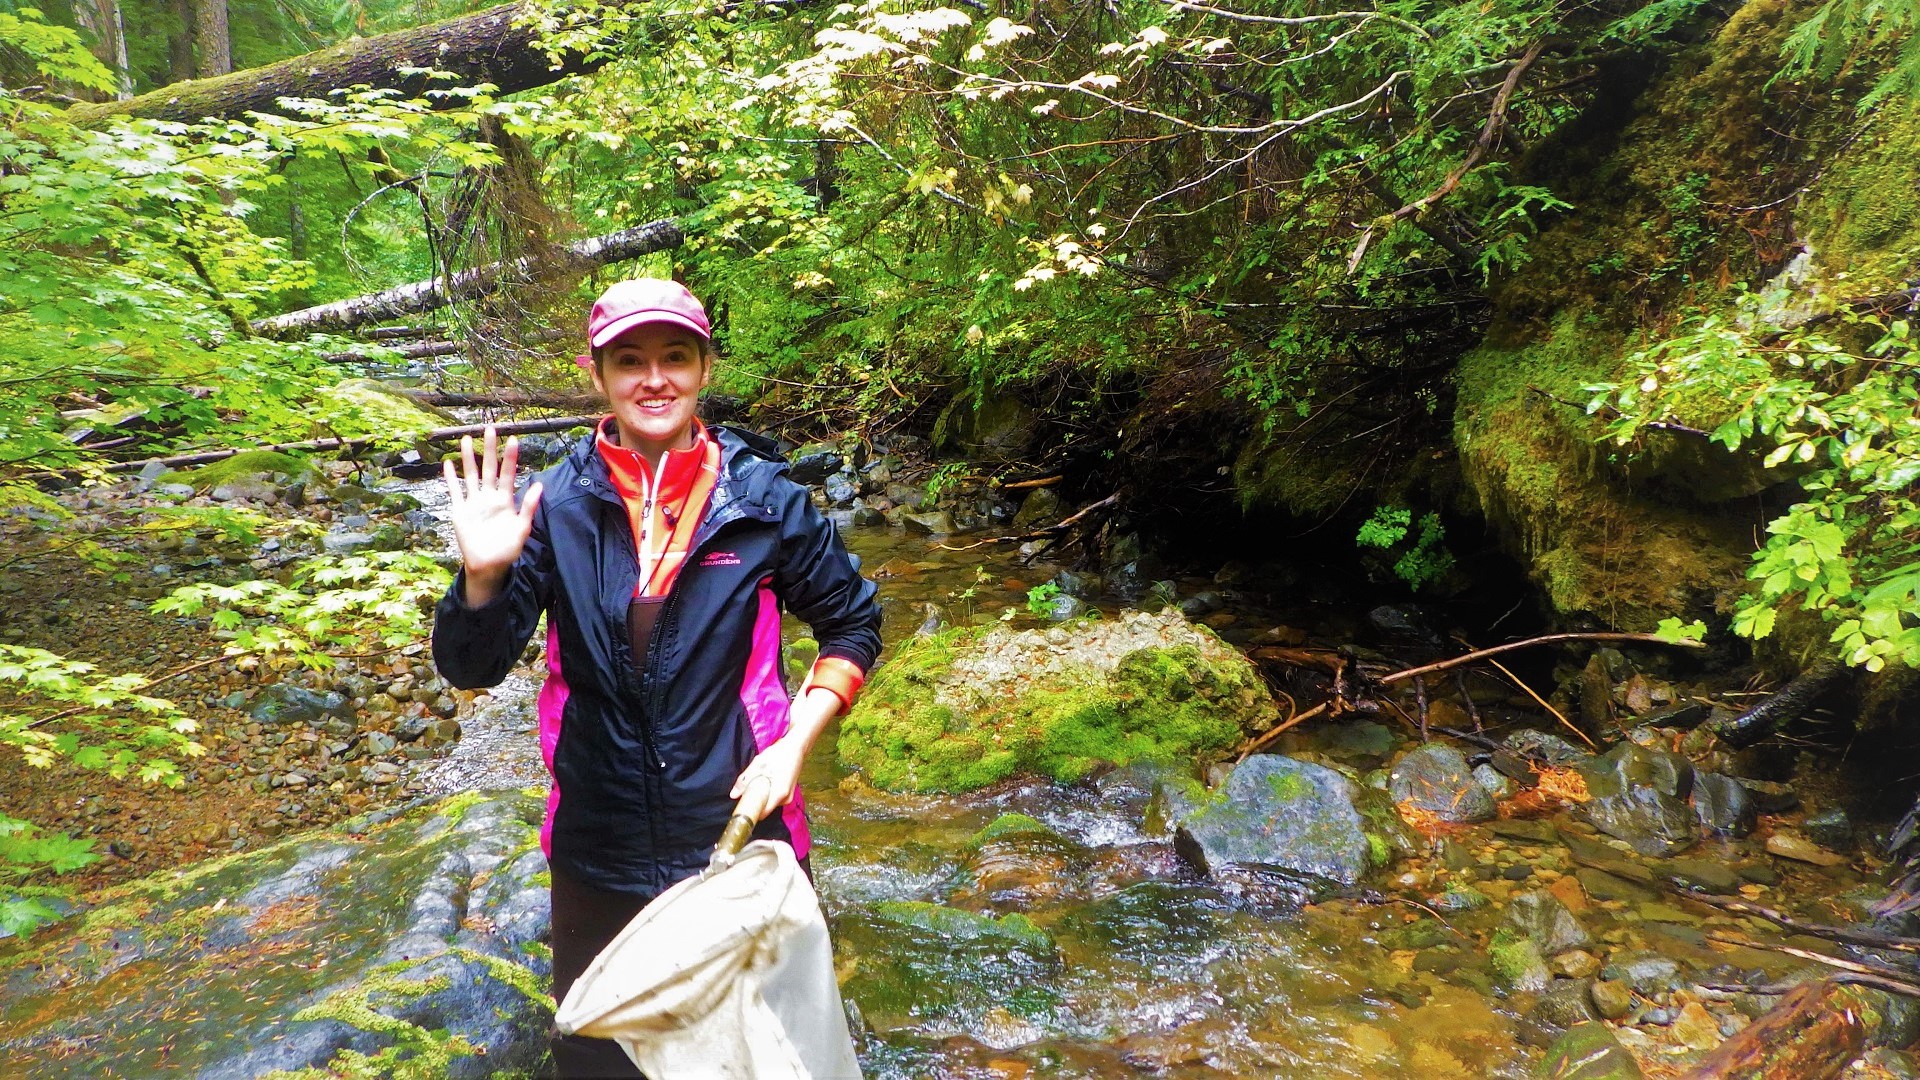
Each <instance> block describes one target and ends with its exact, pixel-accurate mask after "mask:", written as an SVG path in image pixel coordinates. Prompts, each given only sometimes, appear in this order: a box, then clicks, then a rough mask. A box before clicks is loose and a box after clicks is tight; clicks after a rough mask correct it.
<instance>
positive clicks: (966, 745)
mask: <svg viewBox="0 0 1920 1080" xmlns="http://www.w3.org/2000/svg"><path fill="white" fill-rule="evenodd" d="M1274 718H1275V709H1274V706H1273V701H1272V698H1271V697H1270V696H1269V695H1268V693H1267V689H1266V685H1265V683H1263V682H1262V681H1261V679H1260V675H1259V673H1258V672H1257V671H1255V670H1254V668H1253V665H1252V664H1251V663H1249V662H1248V661H1247V659H1246V658H1245V657H1243V656H1241V655H1240V654H1239V653H1238V652H1237V651H1235V650H1234V649H1233V648H1232V647H1230V646H1228V645H1226V644H1225V643H1223V642H1222V641H1220V640H1219V639H1218V638H1216V637H1214V636H1213V634H1212V633H1211V632H1209V631H1208V630H1206V629H1205V628H1203V627H1197V626H1194V625H1192V624H1190V623H1188V622H1187V621H1186V619H1184V618H1183V617H1182V616H1181V615H1180V614H1179V613H1178V612H1177V611H1164V612H1161V613H1160V614H1157V615H1149V614H1146V613H1144V612H1130V613H1128V614H1127V615H1126V616H1124V617H1123V618H1121V619H1118V620H1115V621H1111V622H1105V621H1098V620H1087V621H1082V622H1077V623H1073V624H1069V625H1066V626H1059V627H1052V628H1049V629H1046V630H1029V631H1024V632H1015V631H1012V630H1010V629H1007V628H1005V627H995V628H992V629H990V630H985V631H982V630H966V629H961V630H955V631H949V632H947V633H944V634H940V635H936V636H933V637H928V638H921V639H917V640H915V641H912V642H909V643H907V644H906V645H904V646H903V647H902V648H901V651H900V653H899V654H898V655H897V656H895V657H894V658H893V659H891V660H889V661H888V662H887V663H886V664H884V665H882V666H881V667H880V668H879V670H877V671H876V672H875V673H874V677H873V679H872V681H871V682H869V683H868V684H867V687H866V689H865V691H864V692H863V693H862V695H861V698H860V701H859V703H858V704H857V705H855V707H854V709H853V712H852V713H851V714H850V715H848V716H847V718H846V720H845V721H844V722H843V723H842V725H841V728H840V742H839V751H840V757H841V759H842V760H844V761H846V762H847V763H848V764H851V765H853V766H856V767H858V768H860V769H862V770H863V771H865V772H866V774H867V776H868V778H869V779H870V780H871V781H872V782H873V783H874V784H875V785H877V786H879V787H883V788H891V789H895V790H915V791H966V790H971V789H973V788H978V787H983V786H985V785H987V784H991V783H994V782H996V781H999V780H1002V779H1005V778H1007V777H1009V776H1013V775H1016V774H1019V773H1035V774H1039V775H1042V776H1047V777H1051V778H1052V779H1054V780H1057V781H1060V782H1063V783H1065V782H1071V781H1073V780H1077V779H1079V778H1080V777H1082V776H1085V775H1086V774H1087V773H1088V772H1090V771H1091V770H1093V769H1094V768H1095V767H1096V766H1099V765H1102V764H1114V765H1125V764H1128V763H1130V762H1134V761H1140V760H1152V759H1162V760H1183V761H1185V760H1192V759H1194V758H1205V757H1208V756H1211V755H1214V754H1218V753H1221V752H1223V751H1225V750H1227V749H1229V748H1230V747H1232V746H1234V745H1236V744H1237V743H1238V742H1239V741H1240V740H1241V739H1242V738H1244V737H1245V736H1246V735H1247V734H1249V733H1252V732H1258V731H1262V730H1265V729H1266V728H1267V727H1269V726H1271V725H1272V723H1273V721H1274Z"/></svg>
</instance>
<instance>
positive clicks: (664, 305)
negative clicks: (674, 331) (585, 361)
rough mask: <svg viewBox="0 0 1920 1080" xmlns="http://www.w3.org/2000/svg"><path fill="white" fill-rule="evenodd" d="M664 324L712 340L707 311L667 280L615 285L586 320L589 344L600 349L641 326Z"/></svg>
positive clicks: (687, 292) (684, 289)
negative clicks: (643, 324)
mask: <svg viewBox="0 0 1920 1080" xmlns="http://www.w3.org/2000/svg"><path fill="white" fill-rule="evenodd" d="M650 322H664V323H672V324H673V325H675V326H678V327H681V328H683V329H686V330H691V331H693V332H694V333H696V334H698V335H700V340H702V341H711V340H713V329H712V325H711V324H710V323H708V322H707V309H706V308H704V307H701V306H700V301H699V300H698V299H696V298H695V297H694V295H693V293H691V292H689V291H687V287H686V286H685V285H682V284H680V283H679V282H677V281H669V280H667V279H665V278H629V279H628V280H626V281H616V282H614V283H613V284H612V285H609V286H608V287H607V291H606V292H603V293H601V294H600V299H598V300H595V301H594V302H593V314H592V315H590V316H588V317H587V340H588V341H589V342H590V343H592V345H593V347H594V348H596V349H597V348H599V347H601V346H602V345H605V344H606V343H607V342H609V341H612V340H613V339H614V338H617V337H619V336H620V335H621V334H624V333H626V332H627V331H629V330H631V329H633V328H634V327H636V326H639V325H641V324H642V323H650Z"/></svg>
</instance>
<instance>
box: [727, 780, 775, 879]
mask: <svg viewBox="0 0 1920 1080" xmlns="http://www.w3.org/2000/svg"><path fill="white" fill-rule="evenodd" d="M772 800H773V780H772V779H770V778H768V777H765V776H756V777H754V778H753V779H751V780H749V781H747V790H746V791H744V792H742V793H741V795H740V801H739V802H737V803H734V804H733V816H732V817H730V818H728V819H727V828H726V831H724V832H722V833H721V834H720V842H719V843H717V844H715V845H714V846H713V853H714V855H715V857H720V856H722V855H723V854H724V856H725V858H727V859H728V860H731V859H732V858H733V857H734V856H735V855H738V854H740V849H741V848H743V847H746V846H747V840H748V839H749V838H750V837H752V836H753V828H754V826H756V825H758V824H760V819H761V818H763V817H766V816H767V803H769V802H771V801H772Z"/></svg>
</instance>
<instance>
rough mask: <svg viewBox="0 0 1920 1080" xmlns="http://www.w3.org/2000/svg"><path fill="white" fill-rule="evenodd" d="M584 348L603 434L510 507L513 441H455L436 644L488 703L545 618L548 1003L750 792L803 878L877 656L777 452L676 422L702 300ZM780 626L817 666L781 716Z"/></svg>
mask: <svg viewBox="0 0 1920 1080" xmlns="http://www.w3.org/2000/svg"><path fill="white" fill-rule="evenodd" d="M588 338H589V342H590V344H591V346H592V350H593V352H592V373H593V385H594V389H595V390H597V391H599V392H600V393H602V394H604V395H605V396H606V399H607V405H608V409H609V410H610V413H611V415H609V416H608V417H607V418H606V419H604V420H602V421H601V423H600V424H599V425H598V426H597V428H596V429H595V431H594V432H593V433H592V434H590V435H586V436H583V437H582V438H581V439H580V441H579V442H578V444H576V445H575V447H574V448H573V452H572V453H571V454H570V455H569V456H568V457H567V459H566V460H564V461H562V462H561V463H559V464H558V465H555V466H554V467H552V468H551V469H548V470H547V471H545V472H543V473H541V474H540V475H539V477H538V478H537V479H535V480H534V482H533V483H532V484H530V485H529V486H528V488H527V491H526V494H525V496H524V497H523V498H522V499H521V500H520V503H519V505H518V507H516V506H515V505H514V498H513V487H514V473H515V471H516V469H517V464H518V445H517V443H516V442H515V440H513V439H508V440H507V442H506V445H505V447H504V448H500V447H499V446H498V444H497V440H496V437H495V435H494V432H493V430H492V428H488V429H487V432H486V435H485V438H484V440H483V445H482V447H481V453H480V456H479V458H478V460H476V459H475V456H474V446H473V440H472V439H471V438H467V439H463V440H462V441H461V448H460V450H461V458H462V468H461V470H460V472H458V473H456V472H455V468H454V464H453V462H452V461H448V462H447V465H446V477H447V487H448V490H449V492H450V493H451V498H452V504H451V517H452V522H453V529H454V535H455V538H456V539H457V540H458V542H459V545H460V553H461V560H462V567H461V570H460V572H459V574H458V575H457V576H456V577H455V578H454V582H453V585H452V587H451V588H450V589H449V590H448V592H447V595H446V597H445V598H443V599H442V600H441V601H440V605H439V607H438V609H437V611H436V614H435V622H434V633H433V655H434V661H435V663H436V664H437V665H438V666H439V668H440V672H441V674H442V675H443V676H444V677H445V678H446V679H447V681H448V682H450V683H452V684H453V685H455V686H460V687H481V686H493V685H495V684H496V683H498V682H499V681H500V680H501V679H503V678H505V677H506V675H507V672H508V671H509V670H510V669H511V668H512V667H513V664H514V662H515V661H516V660H517V659H518V658H519V656H520V654H521V651H522V649H524V648H525V646H526V642H527V639H528V637H529V636H530V635H531V634H532V633H533V629H534V625H535V623H536V622H538V620H539V618H540V615H541V613H542V612H545V613H546V615H547V681H546V684H545V685H544V686H543V687H542V689H541V691H540V697H539V705H538V711H539V719H540V748H541V752H542V754H543V755H544V756H545V758H546V762H547V768H548V770H549V771H550V772H551V773H552V775H553V787H552V789H551V790H550V792H549V794H548V798H547V819H546V824H545V826H544V827H543V829H542V831H541V843H542V846H543V848H544V849H545V850H546V853H547V859H548V862H549V864H550V866H551V868H552V875H553V884H552V911H553V990H554V997H555V1000H556V1001H559V1000H564V998H565V997H566V994H567V990H568V988H569V987H571V986H572V984H573V982H574V981H575V980H576V979H577V978H578V977H579V976H580V974H581V973H582V972H583V971H585V969H586V967H587V965H588V964H589V963H590V962H591V961H592V959H593V957H594V956H595V955H596V954H597V953H598V952H599V951H600V949H601V948H602V947H603V946H605V945H606V943H607V942H608V941H610V940H612V938H613V937H614V935H615V934H617V933H618V932H619V931H620V929H621V928H622V927H624V926H625V925H626V923H627V922H628V920H630V919H631V918H632V917H633V916H634V915H635V914H636V913H638V912H639V910H640V909H641V908H642V907H644V906H646V904H647V902H648V901H650V900H651V899H653V898H654V897H655V896H657V895H659V894H660V893H661V892H664V891H665V890H666V889H667V888H668V887H670V886H672V885H673V884H674V883H676V882H678V881H680V880H681V879H683V878H686V877H690V876H692V875H693V874H695V873H697V872H698V871H699V870H700V869H701V868H702V867H703V866H705V864H706V861H707V857H708V854H709V852H710V851H711V849H712V847H713V843H714V841H715V840H716V839H718V838H719V835H720V832H721V830H722V829H723V828H724V827H725V824H726V820H727V817H728V816H729V814H730V813H731V812H732V808H733V803H734V800H735V799H737V798H738V797H739V796H740V794H741V793H742V792H743V791H744V790H745V789H746V787H747V785H748V784H749V783H750V782H752V781H755V780H757V779H759V778H762V777H764V778H765V779H767V780H768V781H770V782H771V790H772V791H773V792H774V793H775V795H774V797H773V798H772V799H771V800H770V801H769V804H768V807H767V810H768V816H766V817H765V818H764V819H763V820H762V821H761V823H760V825H759V827H758V829H757V830H756V832H755V835H756V836H758V837H763V838H770V839H777V840H784V841H786V842H788V843H790V844H792V845H793V847H794V854H795V855H797V856H799V857H800V858H801V860H802V862H801V865H802V866H803V867H805V866H806V865H807V864H806V862H805V858H806V855H807V848H808V837H807V826H806V818H805V816H804V814H803V813H802V810H801V802H800V797H799V792H798V791H797V790H796V785H797V784H798V782H799V777H800V767H801V764H802V763H803V762H804V761H805V759H806V756H807V752H808V750H809V749H810V748H811V747H812V745H813V742H814V740H815V739H816V738H817V737H818V736H819V734H820V732H821V730H822V729H823V728H824V727H825V726H826V724H827V722H828V721H829V720H830V719H831V718H832V717H833V716H834V715H835V714H837V713H840V712H843V711H844V710H845V709H846V707H847V706H848V705H850V704H851V703H852V701H853V696H854V694H855V692H856V691H857V690H858V689H859V686H860V683H861V682H862V681H863V679H864V678H865V673H866V671H867V669H868V668H869V667H871V666H872V664H873V661H874V659H875V657H876V656H877V655H878V654H879V651H880V608H879V605H878V604H877V603H876V602H875V600H874V592H875V588H874V585H873V583H872V582H869V581H867V580H866V579H864V578H862V577H861V576H860V574H859V569H858V565H857V564H856V563H855V561H854V560H853V558H852V557H851V556H850V555H848V554H847V551H846V548H845V547H844V546H842V544H841V542H840V537H839V535H838V534H837V533H836V532H835V531H834V529H833V527H832V525H831V524H829V523H828V522H827V521H826V520H825V518H823V517H822V516H821V514H820V512H819V511H818V510H817V509H815V508H814V505H813V503H812V501H811V500H810V499H809V498H808V496H807V491H806V489H805V488H804V487H802V486H801V485H799V484H797V483H795V482H794V481H792V480H791V479H789V478H788V477H787V475H786V474H787V466H786V463H785V461H784V460H782V459H781V458H780V456H779V455H778V454H777V453H776V452H775V450H774V448H773V446H772V444H770V443H768V442H767V441H766V440H764V439H761V438H759V437H757V436H754V435H749V434H746V433H744V432H738V431H734V430H731V429H728V428H724V427H712V428H709V427H707V426H706V425H704V424H702V423H701V422H700V420H699V419H698V417H697V416H696V415H695V404H696V402H697V400H698V397H699V393H700V390H701V388H703V387H705V386H706V385H707V383H708V381H709V380H710V379H711V377H712V374H713V351H712V335H711V330H710V327H709V324H708V321H707V314H706V311H705V309H704V308H703V307H702V306H701V304H700V302H699V300H697V299H695V298H694V296H693V294H692V293H690V292H688V291H687V289H686V288H685V287H684V286H682V285H680V284H678V283H677V282H672V281H661V280H652V279H646V280H632V281H622V282H619V283H617V284H615V285H614V286H612V287H611V288H609V289H608V290H607V291H606V292H605V293H604V294H602V295H601V297H600V299H599V300H598V301H597V302H596V303H595V304H594V305H593V311H592V314H591V316H590V318H589V321H588ZM583 359H584V358H583ZM782 607H787V608H791V609H792V610H793V611H794V613H795V614H797V615H798V616H799V617H800V618H801V619H802V620H804V621H805V622H807V623H808V624H809V625H810V626H811V627H812V628H813V631H814V636H815V637H816V638H817V639H818V640H819V642H820V659H819V660H818V661H816V662H815V664H814V666H813V669H812V671H811V672H810V673H809V674H808V676H807V679H806V681H805V683H804V684H802V686H801V689H800V693H799V695H798V696H797V697H796V698H795V699H793V700H792V701H791V702H789V700H788V698H787V692H786V688H785V685H784V683H783V682H782V679H781V663H780V612H781V609H782ZM776 811H777V813H776ZM553 1055H554V1061H555V1065H556V1067H557V1069H558V1071H559V1075H560V1076H562V1077H588V1076H596V1077H597V1076H628V1077H632V1076H638V1075H640V1074H639V1072H638V1071H637V1070H635V1069H634V1068H633V1066H632V1064H631V1063H630V1062H629V1061H628V1059H627V1057H626V1055H625V1053H624V1052H623V1051H622V1050H620V1049H619V1047H618V1045H617V1044H615V1043H612V1042H609V1041H605V1040H600V1039H587V1038H582V1037H579V1036H566V1037H556V1038H555V1039H554V1040H553ZM662 1080H664V1078H662Z"/></svg>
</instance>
